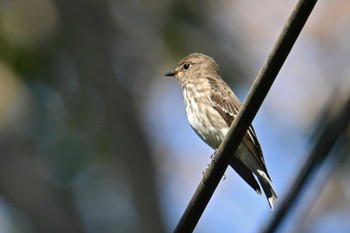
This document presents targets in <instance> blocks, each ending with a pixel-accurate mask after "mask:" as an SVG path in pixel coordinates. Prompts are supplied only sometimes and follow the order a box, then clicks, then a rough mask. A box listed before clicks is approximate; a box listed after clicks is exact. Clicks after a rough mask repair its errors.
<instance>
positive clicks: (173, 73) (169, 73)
mask: <svg viewBox="0 0 350 233" xmlns="http://www.w3.org/2000/svg"><path fill="white" fill-rule="evenodd" d="M164 76H169V77H174V76H175V72H174V71H170V72H168V73H166V74H165V75H164Z"/></svg>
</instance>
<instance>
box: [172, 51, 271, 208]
mask: <svg viewBox="0 0 350 233" xmlns="http://www.w3.org/2000/svg"><path fill="white" fill-rule="evenodd" d="M165 76H173V77H175V78H176V79H177V80H178V82H179V83H180V86H181V88H182V91H183V96H184V102H185V108H186V114H187V119H188V121H189V123H190V125H191V127H192V128H193V129H194V131H195V132H196V133H197V135H198V136H199V137H200V138H201V139H202V140H203V141H204V142H205V143H207V144H208V145H209V146H210V147H212V148H213V149H215V150H216V149H217V148H219V146H220V144H221V142H222V141H223V140H224V137H225V135H226V133H227V131H228V130H229V128H230V126H231V123H232V122H233V120H234V118H235V117H236V115H237V113H238V110H239V108H240V106H241V103H240V101H239V100H238V98H237V97H236V95H235V94H234V93H233V91H232V90H231V88H230V87H229V86H228V85H227V84H226V83H225V81H224V80H223V79H222V78H221V75H220V70H219V66H218V65H217V64H216V62H215V61H214V59H213V58H211V57H209V56H207V55H205V54H202V53H192V54H190V55H188V56H187V57H185V58H183V59H182V60H181V61H180V62H179V63H178V65H177V67H176V68H175V70H174V71H172V72H169V73H167V74H165ZM230 166H231V167H232V168H233V169H234V170H235V171H236V172H237V173H238V175H240V176H241V177H242V178H243V179H244V180H245V181H246V182H247V183H248V184H249V185H250V186H251V187H252V188H253V189H254V190H255V191H256V192H257V193H258V194H259V195H260V194H261V189H260V186H259V184H258V183H257V181H256V179H255V178H254V176H253V174H254V175H255V176H256V177H257V178H258V180H259V183H260V185H261V187H262V189H263V190H264V193H265V195H266V198H267V200H268V203H269V205H270V208H271V209H273V206H274V202H275V200H276V199H277V195H276V193H275V191H274V190H273V187H272V182H271V178H270V176H269V174H268V172H267V168H266V165H265V161H264V157H263V153H262V150H261V147H260V144H259V141H258V139H257V137H256V134H255V132H254V129H253V126H250V127H249V128H248V130H247V133H246V135H245V136H244V138H243V140H242V142H241V144H240V146H239V147H238V149H237V152H236V153H235V155H234V156H232V159H231V161H230Z"/></svg>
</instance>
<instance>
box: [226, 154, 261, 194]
mask: <svg viewBox="0 0 350 233" xmlns="http://www.w3.org/2000/svg"><path fill="white" fill-rule="evenodd" d="M230 165H231V167H232V168H233V169H234V170H235V171H236V172H237V174H238V175H239V176H240V177H242V179H243V180H244V181H245V182H247V184H249V186H250V187H252V188H253V189H254V190H255V192H257V193H258V194H259V195H261V189H260V186H259V184H258V182H257V181H256V179H255V178H254V176H253V173H252V172H251V171H250V170H249V168H248V167H247V166H246V165H244V163H243V162H242V161H241V160H239V159H238V158H237V157H236V156H233V157H232V161H231V163H230Z"/></svg>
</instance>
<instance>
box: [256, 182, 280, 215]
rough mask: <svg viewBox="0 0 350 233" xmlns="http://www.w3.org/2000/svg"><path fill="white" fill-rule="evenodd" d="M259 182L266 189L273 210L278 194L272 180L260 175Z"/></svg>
mask: <svg viewBox="0 0 350 233" xmlns="http://www.w3.org/2000/svg"><path fill="white" fill-rule="evenodd" d="M258 179H259V183H260V185H261V187H262V189H263V190H264V193H265V196H266V198H267V201H268V203H269V205H270V208H271V210H273V207H274V204H275V201H276V200H277V194H276V192H275V190H273V187H272V184H271V180H265V179H264V178H261V177H258Z"/></svg>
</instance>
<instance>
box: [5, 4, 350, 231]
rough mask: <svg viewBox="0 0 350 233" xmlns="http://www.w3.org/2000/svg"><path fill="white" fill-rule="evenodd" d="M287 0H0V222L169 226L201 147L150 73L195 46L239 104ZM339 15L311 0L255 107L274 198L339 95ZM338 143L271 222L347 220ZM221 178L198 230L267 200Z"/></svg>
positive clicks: (187, 194) (345, 167)
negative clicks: (331, 158)
mask: <svg viewBox="0 0 350 233" xmlns="http://www.w3.org/2000/svg"><path fill="white" fill-rule="evenodd" d="M295 3H296V1H291V0H287V1H277V0H266V1H249V0H248V1H247V0H235V1H225V0H218V1H205V2H204V1H198V0H197V1H185V0H179V1H150V0H144V1H138V0H130V1H118V0H98V1H97V0H75V1H70V0H0V160H1V161H0V232H1V233H21V232H26V233H27V232H29V233H31V232H33V233H34V232H39V233H41V232H54V233H55V232H67V233H69V232H74V233H76V232H88V233H94V232H107V233H108V232H150V233H151V232H172V230H173V229H174V228H175V226H176V224H177V222H178V220H179V219H180V217H181V215H182V213H183V211H184V210H185V208H186V205H187V204H188V202H189V200H190V198H191V197H192V194H193V193H194V191H195V189H196V187H197V185H198V184H199V181H200V179H201V176H202V171H204V170H205V169H206V167H207V164H208V163H210V156H211V154H212V153H213V150H212V149H210V148H209V147H208V146H207V145H206V144H205V143H203V142H202V141H201V140H200V139H199V138H198V137H197V135H196V134H195V133H194V132H193V131H192V129H191V128H190V126H189V124H188V123H187V120H186V116H185V111H184V107H183V100H182V93H181V90H180V87H179V86H178V84H177V83H176V80H175V79H171V78H167V77H164V76H163V75H164V73H166V72H167V71H170V70H172V69H173V68H174V67H175V66H176V64H177V62H178V61H179V59H181V58H182V57H184V56H186V55H188V54H189V53H191V52H203V53H206V54H208V55H210V56H213V57H214V58H215V60H216V61H217V63H218V64H219V66H220V68H221V71H222V74H223V77H224V79H225V80H226V81H227V82H228V83H229V84H230V86H231V87H232V88H233V90H234V91H235V92H236V94H238V96H239V98H240V99H241V100H242V101H243V100H244V98H245V96H246V94H247V92H248V90H249V87H250V85H251V84H252V82H253V81H254V78H255V76H256V74H257V73H258V71H259V69H260V67H261V66H262V64H263V62H264V61H265V59H266V57H267V56H268V54H269V52H270V50H271V49H272V47H273V44H274V42H275V41H276V39H277V36H278V34H279V33H280V31H281V29H282V27H283V25H284V23H285V21H286V20H287V18H288V16H289V14H290V12H291V11H292V9H293V7H294V5H295ZM349 22H350V2H349V1H347V0H337V1H320V2H319V3H318V4H317V5H316V7H315V9H314V11H313V13H312V14H311V17H310V19H309V21H308V22H307V24H306V26H305V28H304V30H303V32H302V33H301V35H300V37H299V39H298V41H297V43H296V45H295V46H294V49H293V50H292V52H291V54H290V56H289V57H288V59H287V61H286V63H285V65H284V67H283V68H282V70H281V71H280V74H279V76H278V77H277V80H276V82H275V83H274V85H273V86H272V89H271V91H270V93H269V94H268V96H267V98H266V100H265V102H264V103H263V105H262V108H261V109H260V111H259V112H258V114H257V116H256V118H255V120H254V126H255V130H256V133H257V135H258V138H259V140H260V143H261V145H262V148H263V150H264V154H265V160H266V163H267V167H268V169H269V172H270V175H271V177H272V180H273V182H274V187H275V190H276V191H277V193H278V194H279V198H280V200H281V199H283V197H284V195H285V194H286V192H287V191H288V188H289V187H290V185H291V182H292V181H293V180H294V178H295V176H296V175H297V174H298V171H299V169H300V167H301V165H302V164H303V163H304V162H305V159H306V156H307V154H308V151H309V150H310V147H311V145H312V143H313V141H312V140H309V137H310V135H311V132H312V131H313V129H314V125H315V121H316V120H317V119H318V116H319V114H320V112H322V109H323V108H324V106H325V105H326V104H328V103H329V99H330V98H331V97H332V96H334V93H349V90H350V65H349V61H350V46H349V38H350V24H349ZM348 132H349V131H348ZM349 135H350V133H348V137H347V140H343V142H342V143H343V145H349ZM336 148H340V149H339V151H340V152H339V151H336ZM336 148H335V149H334V150H335V151H333V153H345V154H346V153H347V156H345V159H344V160H343V161H342V162H341V163H339V164H338V165H337V166H336V169H333V171H335V172H331V171H332V169H330V168H329V167H327V166H323V168H322V170H321V171H320V172H319V173H317V175H316V176H315V177H316V179H315V182H313V183H312V184H311V185H310V186H309V188H308V190H307V192H305V193H303V194H305V195H304V197H303V198H302V200H300V202H299V207H298V208H297V209H296V210H295V211H294V214H292V215H290V216H289V217H288V219H287V221H286V222H285V223H284V224H283V226H282V228H281V229H280V232H296V231H298V232H330V231H331V232H349V231H350V222H349V221H345V219H349V218H350V183H349V178H350V169H349V168H350V162H349V159H348V157H349V147H348V148H347V150H344V146H337V147H336ZM225 175H226V179H225V180H223V181H222V182H221V183H220V185H219V186H218V189H217V190H216V192H215V193H214V196H213V198H212V200H211V202H210V203H209V205H208V207H207V208H206V211H205V212H204V214H203V216H202V218H201V220H200V221H199V224H198V226H197V227H196V232H204V233H206V232H258V231H259V230H260V229H261V228H262V226H264V225H265V224H266V223H267V222H268V220H269V219H270V218H271V217H272V216H273V215H274V212H271V211H270V209H269V207H268V204H267V201H266V199H265V197H263V196H258V195H256V193H255V192H254V191H253V190H252V189H251V188H250V187H249V186H248V185H246V184H245V183H244V182H243V181H242V179H241V178H240V177H238V176H237V174H236V173H235V172H233V171H232V170H227V171H226V174H225ZM276 208H278V202H277V203H276Z"/></svg>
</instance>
